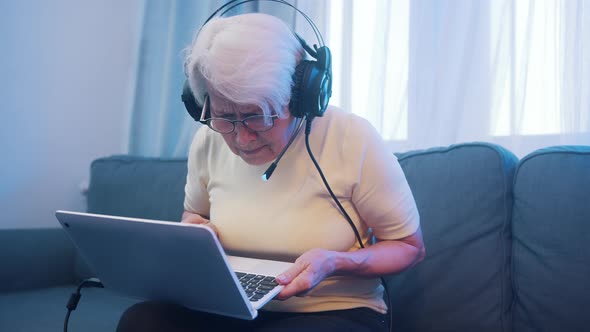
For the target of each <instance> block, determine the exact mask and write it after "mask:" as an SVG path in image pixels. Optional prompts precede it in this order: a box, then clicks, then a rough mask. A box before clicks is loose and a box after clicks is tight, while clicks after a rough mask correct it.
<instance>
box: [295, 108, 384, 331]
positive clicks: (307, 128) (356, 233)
mask: <svg viewBox="0 0 590 332" xmlns="http://www.w3.org/2000/svg"><path fill="white" fill-rule="evenodd" d="M312 121H313V117H310V118H309V119H307V122H306V123H305V147H306V148H307V154H308V155H309V158H311V161H312V162H313V164H314V166H315V168H316V169H317V171H318V173H319V174H320V177H321V178H322V182H324V186H325V187H326V189H327V190H328V192H329V193H330V196H331V197H332V200H334V202H335V203H336V205H337V206H338V209H339V210H340V212H342V214H343V215H344V218H346V221H347V222H348V224H350V227H351V228H352V230H353V232H354V236H355V237H356V240H357V241H358V244H359V246H360V247H361V248H365V245H364V244H363V241H362V239H361V235H360V233H359V231H358V229H357V228H356V226H355V224H354V222H353V221H352V218H350V216H349V215H348V213H347V212H346V210H345V209H344V207H343V206H342V204H340V201H339V200H338V197H336V195H334V192H333V191H332V188H330V184H329V183H328V180H326V177H325V176H324V172H322V169H321V167H320V165H319V163H318V162H317V160H316V159H315V157H314V155H313V152H312V151H311V147H310V146H309V134H310V133H311V122H312ZM379 279H381V283H382V284H383V289H384V290H385V295H386V296H387V303H388V309H389V310H388V311H389V315H388V317H389V330H390V331H391V330H392V324H393V312H392V307H391V298H390V296H389V289H388V288H387V282H386V281H385V278H384V277H379Z"/></svg>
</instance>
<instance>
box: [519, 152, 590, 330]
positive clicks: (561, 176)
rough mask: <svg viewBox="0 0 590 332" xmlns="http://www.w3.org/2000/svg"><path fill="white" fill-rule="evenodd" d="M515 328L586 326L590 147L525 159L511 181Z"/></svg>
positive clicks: (589, 314)
mask: <svg viewBox="0 0 590 332" xmlns="http://www.w3.org/2000/svg"><path fill="white" fill-rule="evenodd" d="M513 212H514V217H513V223H512V225H513V230H512V232H513V237H514V240H513V277H514V309H513V315H514V317H513V319H514V330H515V331H588V329H590V146H585V147H582V146H578V147H574V146H569V147H568V146H561V147H551V148H546V149H541V150H538V151H535V152H533V153H531V154H530V155H528V156H526V157H524V158H523V159H522V161H521V162H520V164H519V166H518V168H517V170H516V175H515V182H514V210H513Z"/></svg>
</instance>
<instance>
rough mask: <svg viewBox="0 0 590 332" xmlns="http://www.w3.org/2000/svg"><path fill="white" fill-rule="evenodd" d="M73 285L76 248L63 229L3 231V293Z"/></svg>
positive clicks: (0, 263) (0, 286) (0, 274)
mask: <svg viewBox="0 0 590 332" xmlns="http://www.w3.org/2000/svg"><path fill="white" fill-rule="evenodd" d="M72 282H75V277H74V248H73V245H72V243H71V242H70V239H69V238H68V237H67V235H66V233H65V232H64V231H63V230H62V229H61V228H40V229H5V230H0V293H5V292H12V291H20V290H26V289H33V288H41V287H49V286H56V285H64V284H69V283H72Z"/></svg>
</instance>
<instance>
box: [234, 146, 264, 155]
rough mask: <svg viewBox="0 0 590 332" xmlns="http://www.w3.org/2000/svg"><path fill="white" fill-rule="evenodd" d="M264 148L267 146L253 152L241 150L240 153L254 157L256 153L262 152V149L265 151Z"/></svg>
mask: <svg viewBox="0 0 590 332" xmlns="http://www.w3.org/2000/svg"><path fill="white" fill-rule="evenodd" d="M264 147H265V146H264V145H263V146H261V147H259V148H256V149H253V150H241V149H240V152H241V153H243V154H246V155H252V154H256V153H258V152H260V151H262V149H264Z"/></svg>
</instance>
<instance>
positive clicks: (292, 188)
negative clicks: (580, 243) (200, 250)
mask: <svg viewBox="0 0 590 332" xmlns="http://www.w3.org/2000/svg"><path fill="white" fill-rule="evenodd" d="M304 55H305V51H304V48H303V46H302V42H301V41H300V40H298V38H297V37H296V35H295V34H294V33H293V32H292V31H291V30H290V29H289V27H288V26H287V25H286V24H285V23H283V22H282V21H281V20H279V19H278V18H275V17H273V16H269V15H265V14H243V15H238V16H233V17H221V18H215V19H212V20H210V21H209V22H208V23H207V24H206V25H204V26H203V27H202V28H201V29H200V31H199V33H198V34H197V36H196V38H195V40H194V41H193V43H192V45H191V47H190V48H189V50H188V52H187V59H186V68H185V70H186V73H187V76H188V81H189V83H190V87H191V90H192V92H193V94H194V96H195V98H196V99H197V101H198V102H200V103H202V104H203V112H205V113H204V114H203V116H202V118H203V119H204V122H205V123H206V124H207V125H206V126H203V127H201V128H200V129H199V130H198V132H197V133H196V135H195V137H194V140H193V142H192V145H191V149H190V153H189V157H188V175H187V182H186V188H185V202H184V209H185V213H184V214H183V218H182V222H189V223H200V224H207V225H209V226H210V227H212V228H213V229H214V230H215V231H216V233H217V234H218V237H219V240H220V242H221V244H222V245H223V247H224V248H225V249H226V250H228V251H230V252H232V253H239V254H241V255H248V256H256V257H259V258H268V259H279V260H285V261H291V262H294V265H293V266H292V267H291V268H290V269H288V270H287V271H284V272H283V273H282V274H281V275H279V276H278V277H277V282H278V283H279V284H282V285H284V286H285V287H284V289H283V290H282V291H281V292H280V293H279V295H278V296H277V297H276V299H275V300H273V301H271V302H270V303H269V304H267V305H266V306H265V307H264V308H263V310H262V311H261V312H260V314H259V317H258V318H257V319H256V320H253V321H243V320H239V319H233V318H227V317H219V316H215V315H213V314H207V313H201V312H195V311H191V310H189V309H186V308H181V307H176V306H172V305H167V304H162V303H154V302H145V303H141V304H137V305H135V306H133V307H131V308H130V309H128V310H127V311H126V312H125V314H124V315H123V317H122V319H121V321H120V323H119V327H118V331H209V330H212V331H213V330H214V331H217V330H226V329H227V330H239V331H274V330H280V331H387V330H388V326H387V319H386V312H387V305H386V303H385V302H384V300H383V295H384V294H383V286H382V284H381V282H380V280H379V277H380V276H382V275H387V274H393V273H398V272H401V271H403V270H406V269H408V268H409V267H411V266H413V265H415V264H417V263H418V262H419V261H420V260H422V258H423V256H424V246H423V242H422V236H421V231H420V225H419V216H418V212H417V209H416V204H415V202H414V198H413V196H412V193H411V191H410V188H409V186H408V184H407V181H406V179H405V176H404V174H403V172H402V169H401V167H400V165H399V163H398V162H397V160H396V158H395V156H394V155H393V154H392V153H391V152H390V151H389V150H388V148H387V147H386V146H385V144H384V143H383V141H382V139H381V138H380V136H379V135H378V134H377V132H376V131H375V129H374V128H373V127H372V126H371V125H370V124H369V123H368V122H367V121H366V120H364V119H362V118H359V117H357V116H355V115H353V114H351V113H347V112H343V111H341V110H339V109H337V108H335V107H332V106H330V107H328V108H327V110H326V111H325V113H324V114H323V116H322V117H317V118H315V120H314V121H313V123H311V122H309V121H311V119H310V118H306V117H301V114H298V113H295V115H297V116H298V117H295V116H294V112H293V107H294V106H293V104H294V100H292V99H293V98H294V96H293V91H294V89H298V88H299V87H298V86H297V85H298V84H299V82H297V80H298V79H297V78H296V77H297V74H296V67H297V65H298V64H300V63H301V62H302V61H304ZM294 76H295V79H294ZM294 80H295V82H294ZM302 96H303V97H304V96H306V93H302V92H301V91H298V92H297V98H302ZM302 121H308V122H309V123H310V124H309V130H310V132H311V134H310V135H309V144H310V150H311V151H312V152H313V155H314V156H315V159H316V160H317V162H318V164H319V165H321V168H322V170H323V172H324V174H325V177H326V178H327V181H328V182H329V185H330V187H331V190H332V191H333V194H334V195H335V197H336V198H337V199H338V201H339V203H340V204H341V205H342V207H343V208H344V210H345V211H346V212H347V214H348V215H349V216H350V219H351V222H352V223H353V224H354V226H355V228H356V229H357V230H354V229H353V228H352V227H351V225H350V224H349V222H348V221H347V219H346V216H345V214H344V213H343V212H342V210H340V209H339V208H338V207H337V205H336V204H335V201H334V200H333V199H332V197H331V195H330V194H329V192H328V190H327V189H326V187H325V186H324V183H323V182H322V179H321V176H320V174H319V172H318V171H316V168H314V164H313V162H312V160H311V159H310V157H309V156H308V152H307V149H306V144H305V136H304V135H303V132H299V131H298V127H299V124H300V123H301V122H302ZM291 137H293V141H292V144H291V145H290V146H289V148H288V149H287V150H286V152H285V153H284V155H282V159H281V162H280V165H278V167H277V169H276V172H275V174H274V175H273V177H272V179H270V180H269V181H267V182H264V181H262V180H261V179H260V176H261V175H262V174H263V173H264V172H265V170H266V169H267V168H268V167H269V165H270V163H271V162H273V161H274V160H275V159H276V158H277V157H279V155H281V152H282V151H283V150H284V149H285V147H286V146H287V144H288V143H289V141H290V138H291ZM355 233H358V235H357V236H355ZM373 238H374V239H376V242H375V241H372V239H373Z"/></svg>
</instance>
